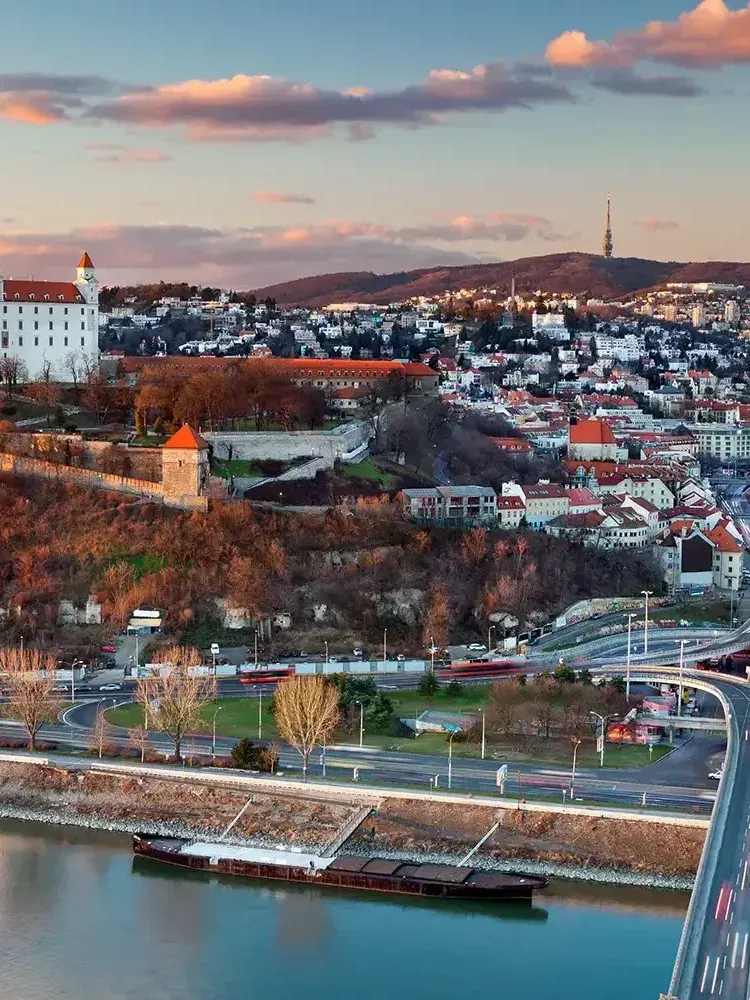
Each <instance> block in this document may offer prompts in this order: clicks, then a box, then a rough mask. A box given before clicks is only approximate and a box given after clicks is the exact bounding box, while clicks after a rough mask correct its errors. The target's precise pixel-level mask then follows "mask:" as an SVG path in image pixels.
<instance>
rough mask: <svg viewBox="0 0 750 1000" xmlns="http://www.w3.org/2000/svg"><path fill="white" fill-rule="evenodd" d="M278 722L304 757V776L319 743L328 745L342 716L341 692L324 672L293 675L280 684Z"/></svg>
mask: <svg viewBox="0 0 750 1000" xmlns="http://www.w3.org/2000/svg"><path fill="white" fill-rule="evenodd" d="M275 706H276V708H275V711H276V725H277V727H278V730H279V732H280V733H281V735H282V736H283V738H284V739H285V740H286V741H287V743H291V745H292V746H293V747H294V749H295V750H296V751H297V752H298V753H299V755H300V756H301V757H302V776H303V779H306V778H307V764H308V761H309V759H310V754H311V753H312V752H313V750H314V749H315V747H316V746H325V744H326V742H327V741H328V739H329V737H330V736H331V733H332V732H333V731H334V729H335V728H336V724H337V723H338V720H339V692H338V688H337V687H335V686H334V685H333V684H327V683H326V682H325V679H324V678H323V677H322V676H319V675H314V676H312V677H302V676H299V677H290V678H289V680H285V681H282V682H281V684H279V686H278V687H277V688H276V696H275Z"/></svg>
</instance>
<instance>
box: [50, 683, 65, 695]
mask: <svg viewBox="0 0 750 1000" xmlns="http://www.w3.org/2000/svg"><path fill="white" fill-rule="evenodd" d="M52 690H53V691H54V692H55V693H56V694H59V693H60V692H65V691H67V690H68V686H67V684H55V686H54V687H53V688H52Z"/></svg>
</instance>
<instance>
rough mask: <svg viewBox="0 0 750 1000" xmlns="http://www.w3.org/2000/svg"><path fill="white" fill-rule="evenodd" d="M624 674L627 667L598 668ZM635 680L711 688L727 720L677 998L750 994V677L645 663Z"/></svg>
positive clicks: (678, 969)
mask: <svg viewBox="0 0 750 1000" xmlns="http://www.w3.org/2000/svg"><path fill="white" fill-rule="evenodd" d="M597 672H603V673H609V674H610V675H611V674H615V673H617V674H621V673H622V667H621V666H618V667H617V668H616V669H614V668H610V669H609V670H605V671H597ZM631 679H632V680H635V681H642V682H644V683H647V684H679V683H680V681H681V680H682V682H683V683H684V684H688V685H690V687H695V688H698V689H699V690H702V691H708V692H709V693H710V694H713V695H714V696H715V697H716V698H718V699H719V701H720V702H721V705H722V708H723V710H724V716H725V719H726V723H727V754H726V760H725V763H724V776H723V778H722V779H721V782H720V784H719V790H718V793H717V797H716V804H715V805H714V811H713V817H712V820H711V826H710V827H709V831H708V835H707V837H706V843H705V846H704V848H703V854H702V856H701V862H700V866H699V869H698V873H697V876H696V880H695V887H694V888H693V894H692V896H691V899H690V906H689V908H688V912H687V916H686V918H685V926H684V928H683V932H682V938H681V940H680V945H679V948H678V951H677V958H676V960H675V965H674V971H673V974H672V981H671V983H670V986H669V992H668V993H666V994H664V995H663V996H665V997H669V998H670V1000H698V998H703V1000H705V998H707V997H711V996H714V997H721V998H722V1000H727V998H729V1000H737V998H742V1000H746V998H747V997H748V995H749V994H750V872H749V871H748V867H749V861H750V853H749V844H750V683H748V682H747V681H744V680H741V679H739V678H735V677H727V676H724V675H722V674H716V673H708V672H706V671H700V672H699V671H694V670H685V671H683V672H682V675H681V674H680V672H679V671H678V670H675V669H674V668H664V667H659V666H656V667H648V666H646V667H641V668H636V669H634V670H633V671H632V674H631Z"/></svg>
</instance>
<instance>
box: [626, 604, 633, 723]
mask: <svg viewBox="0 0 750 1000" xmlns="http://www.w3.org/2000/svg"><path fill="white" fill-rule="evenodd" d="M635 617H636V615H634V614H633V615H628V659H627V667H626V670H625V673H626V677H627V679H626V682H625V697H626V698H627V699H628V704H630V637H631V630H632V628H633V619H634V618H635Z"/></svg>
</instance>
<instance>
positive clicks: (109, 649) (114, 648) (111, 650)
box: [101, 646, 117, 653]
mask: <svg viewBox="0 0 750 1000" xmlns="http://www.w3.org/2000/svg"><path fill="white" fill-rule="evenodd" d="M101 651H102V653H116V652H117V646H102V649H101Z"/></svg>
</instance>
